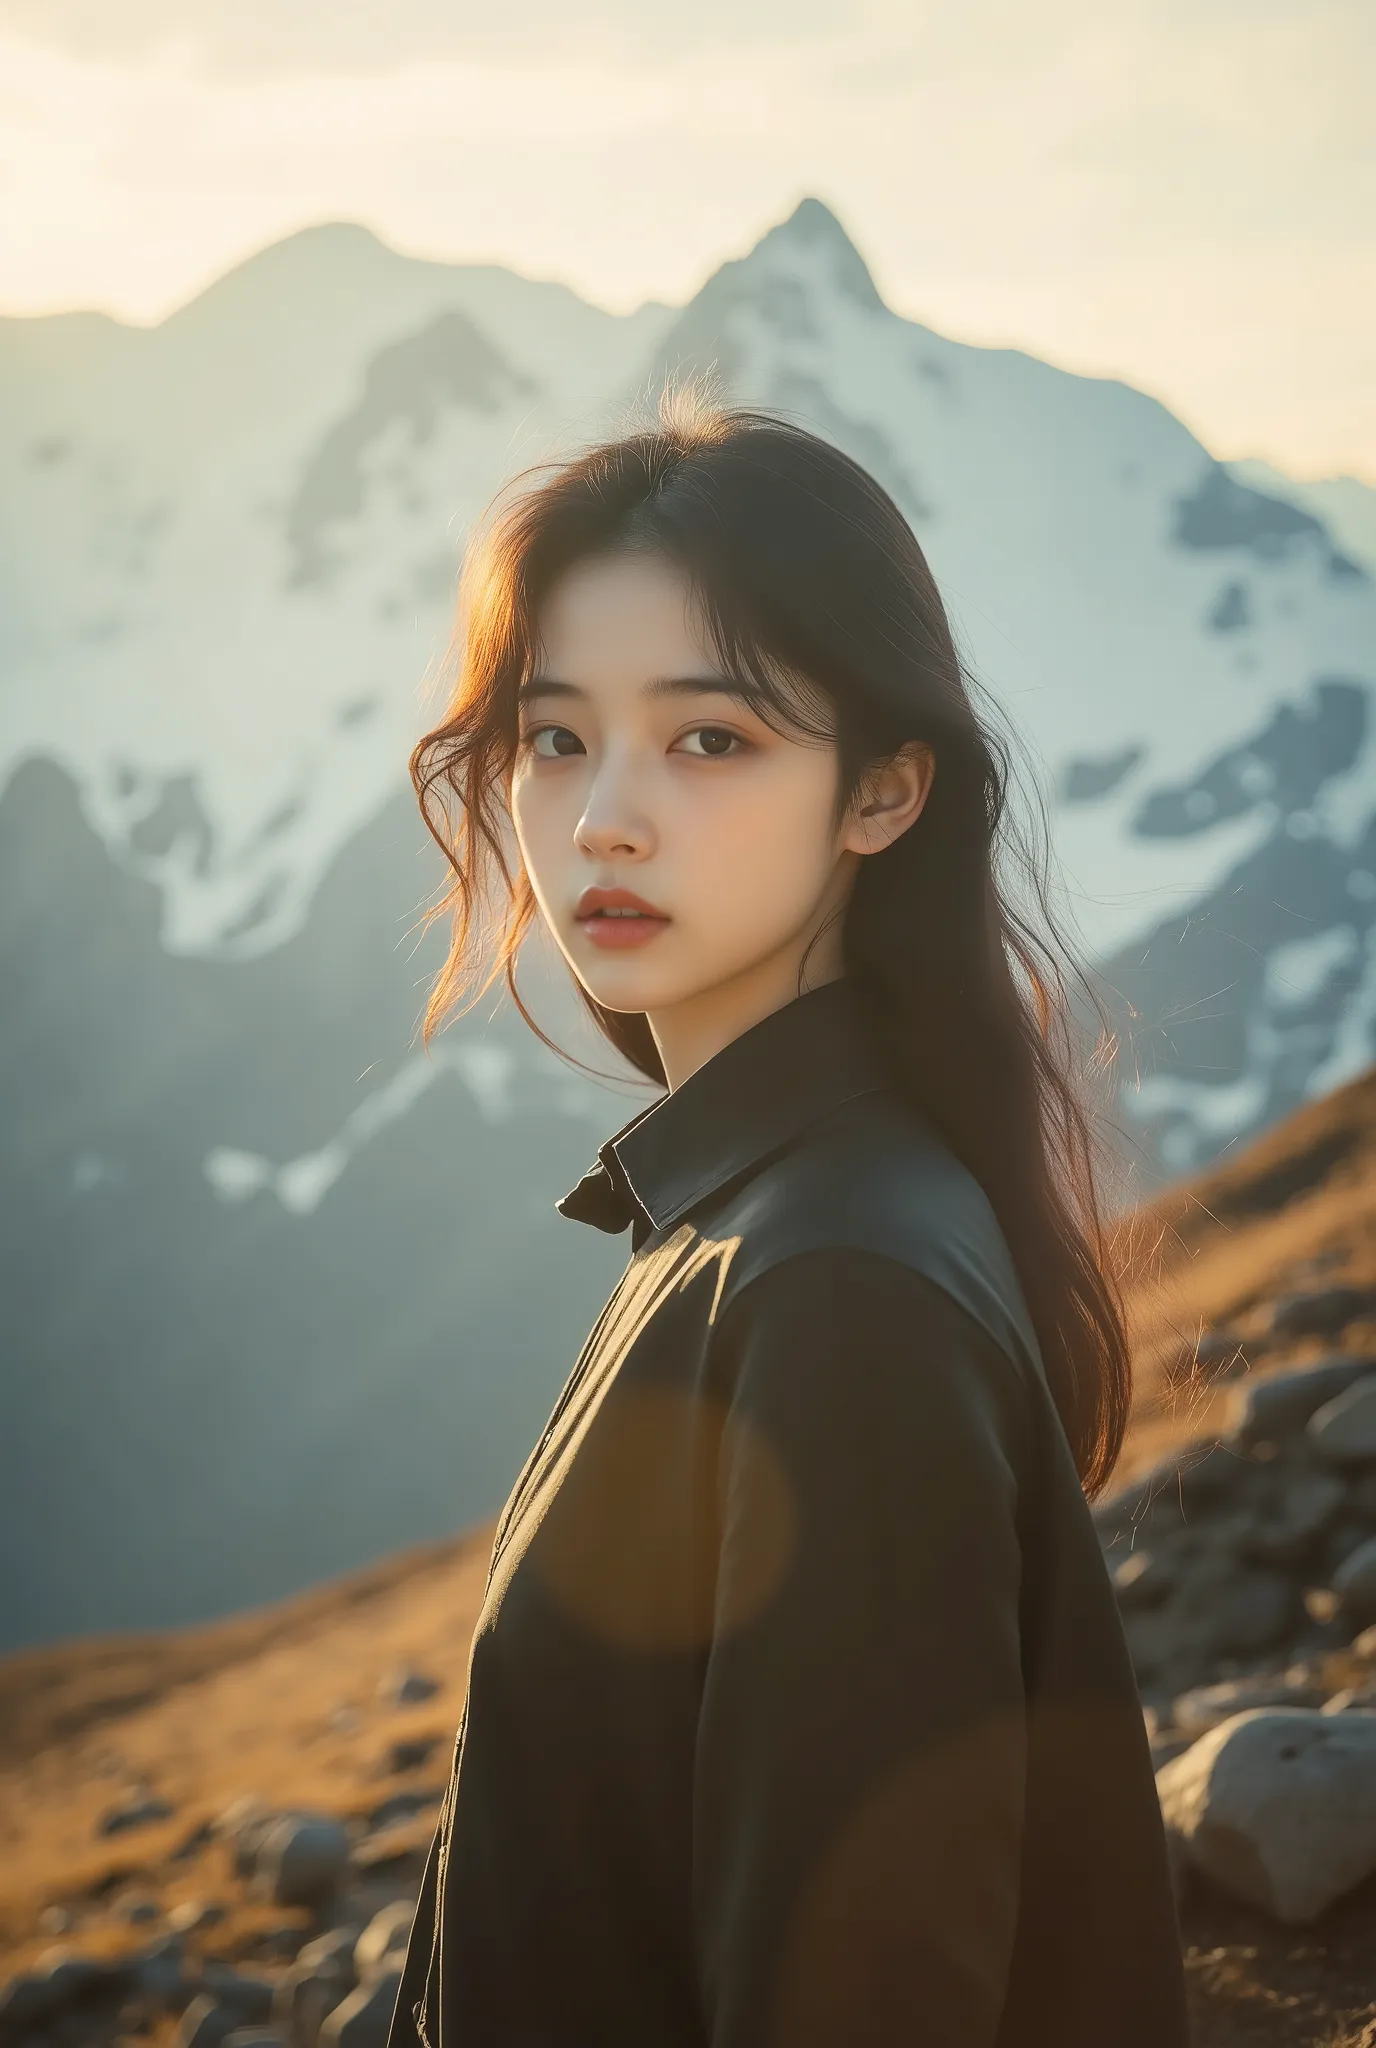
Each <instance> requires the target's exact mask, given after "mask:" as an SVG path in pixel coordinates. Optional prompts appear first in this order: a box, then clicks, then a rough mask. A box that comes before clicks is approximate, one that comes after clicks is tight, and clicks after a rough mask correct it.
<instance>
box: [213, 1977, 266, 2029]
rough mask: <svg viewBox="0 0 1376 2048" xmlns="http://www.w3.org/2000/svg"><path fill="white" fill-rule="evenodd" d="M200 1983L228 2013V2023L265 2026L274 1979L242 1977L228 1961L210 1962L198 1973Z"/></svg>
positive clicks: (242, 2025) (232, 2024)
mask: <svg viewBox="0 0 1376 2048" xmlns="http://www.w3.org/2000/svg"><path fill="white" fill-rule="evenodd" d="M201 1982H202V1983H203V1984H204V1986H205V1988H206V1992H207V1994H208V1995H209V1996H210V1997H211V1998H212V1999H213V2000H214V2002H215V2004H216V2005H218V2006H219V2007H220V2008H221V2010H222V2011H224V2012H226V2013H228V2014H229V2021H230V2025H231V2026H235V2027H263V2026H266V2025H267V2023H268V2020H269V2018H270V2017H271V2015H272V1997H273V1993H274V1991H275V1990H276V1988H277V1985H276V1980H275V1979H274V1978H272V1977H249V1976H244V1975H241V1974H240V1972H239V1971H238V1970H236V1969H234V1968H233V1966H232V1965H231V1964H229V1963H209V1964H207V1966H206V1968H205V1969H204V1970H203V1971H202V1972H201Z"/></svg>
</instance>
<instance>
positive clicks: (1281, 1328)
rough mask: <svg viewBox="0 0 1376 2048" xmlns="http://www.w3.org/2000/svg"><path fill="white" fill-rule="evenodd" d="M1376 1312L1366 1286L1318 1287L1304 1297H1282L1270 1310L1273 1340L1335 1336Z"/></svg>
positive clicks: (1303, 1295)
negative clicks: (1351, 1324) (1353, 1323)
mask: <svg viewBox="0 0 1376 2048" xmlns="http://www.w3.org/2000/svg"><path fill="white" fill-rule="evenodd" d="M1373 1310H1376V1295H1373V1293H1372V1292H1371V1289H1370V1288H1367V1287H1319V1288H1315V1289H1314V1290H1313V1291H1312V1292H1310V1293H1306V1294H1283V1295H1282V1296H1281V1298H1280V1300H1279V1301H1278V1302H1277V1303H1276V1305H1275V1307H1274V1308H1273V1309H1272V1311H1271V1335H1272V1336H1273V1337H1337V1336H1340V1335H1341V1333H1342V1332H1343V1331H1344V1330H1345V1329H1346V1328H1347V1326H1348V1324H1349V1323H1352V1322H1355V1321H1356V1320H1357V1317H1358V1316H1361V1315H1370V1314H1371V1313H1372V1312H1373Z"/></svg>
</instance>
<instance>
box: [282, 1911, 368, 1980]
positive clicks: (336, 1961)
mask: <svg viewBox="0 0 1376 2048" xmlns="http://www.w3.org/2000/svg"><path fill="white" fill-rule="evenodd" d="M362 1932H363V1928H362V1926H361V1925H360V1923H359V1922H358V1921H357V1920H348V1921H345V1922H344V1923H343V1925H342V1926H339V1927H331V1928H330V1929H329V1930H328V1932H327V1933H325V1934H317V1935H316V1937H315V1939H314V1940H313V1941H308V1942H307V1943H306V1945H305V1947H304V1948H303V1949H302V1951H301V1953H300V1955H299V1956H298V1957H297V1958H296V1960H297V1962H298V1963H306V1964H308V1965H309V1966H310V1968H312V1969H315V1970H325V1969H340V1970H343V1971H344V1972H345V1974H346V1975H347V1976H349V1977H352V1976H353V1972H354V1950H355V1948H356V1947H357V1946H358V1938H359V1936H360V1935H361V1934H362Z"/></svg>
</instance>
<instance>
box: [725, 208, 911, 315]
mask: <svg viewBox="0 0 1376 2048" xmlns="http://www.w3.org/2000/svg"><path fill="white" fill-rule="evenodd" d="M776 249H806V250H808V251H809V252H818V253H820V254H821V255H822V256H823V257H824V259H825V260H826V261H827V262H828V264H829V267H830V270H831V273H832V277H833V279H834V280H835V283H836V285H837V287H838V288H839V289H840V290H841V291H843V292H845V293H846V294H847V296H848V297H850V298H853V299H857V300H858V301H859V302H860V304H861V305H863V306H867V307H869V308H870V309H871V310H872V311H877V312H882V311H883V310H884V301H883V300H882V299H881V298H880V296H879V292H878V290H877V288H876V286H875V282H874V279H873V278H872V277H871V276H870V273H869V266H868V265H867V264H866V262H865V259H864V257H863V256H862V255H861V254H860V251H859V250H858V249H857V248H856V246H855V244H854V242H853V241H852V240H851V238H850V236H849V235H848V234H847V233H846V230H845V229H844V228H843V227H842V225H841V223H840V221H839V220H838V219H837V217H836V215H835V214H834V213H833V212H832V210H831V208H830V207H829V206H827V205H826V204H825V203H824V202H823V201H822V200H820V199H817V198H814V197H813V196H812V195H811V194H809V195H808V196H807V197H806V198H804V199H800V200H799V201H798V204H797V205H796V206H795V207H794V209H793V211H792V213H791V214H789V216H788V218H787V220H781V221H780V222H779V223H778V225H777V226H775V227H772V228H770V230H769V232H768V233H767V234H766V235H763V236H762V237H761V238H760V240H759V241H758V242H757V243H756V244H755V247H754V249H753V250H752V251H751V255H752V256H760V255H762V254H763V253H765V252H766V251H770V250H776Z"/></svg>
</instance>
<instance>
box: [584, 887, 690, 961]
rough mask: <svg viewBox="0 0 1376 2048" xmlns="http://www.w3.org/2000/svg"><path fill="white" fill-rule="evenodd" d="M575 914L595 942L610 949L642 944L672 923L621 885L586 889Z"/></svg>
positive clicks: (651, 904) (596, 944) (651, 905)
mask: <svg viewBox="0 0 1376 2048" xmlns="http://www.w3.org/2000/svg"><path fill="white" fill-rule="evenodd" d="M574 915H575V916H576V917H577V919H578V922H579V924H580V925H581V926H582V928H583V930H584V931H585V932H586V933H587V935H588V937H589V938H590V939H591V940H592V942H593V944H594V945H595V946H601V947H603V948H605V949H606V950H607V951H609V952H610V951H615V950H616V949H618V948H619V947H622V946H643V945H644V944H645V943H646V941H647V940H649V939H652V938H653V937H654V935H655V933H656V932H658V931H663V929H664V927H665V925H666V924H668V922H669V920H668V918H667V917H665V916H664V915H663V914H662V913H661V912H660V911H657V910H656V909H655V907H654V905H653V903H647V902H646V901H645V898H644V897H643V896H637V895H636V893H635V891H634V889H622V888H588V889H585V890H584V891H583V893H582V895H581V896H580V897H579V899H578V908H577V910H576V911H575V913H574Z"/></svg>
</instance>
